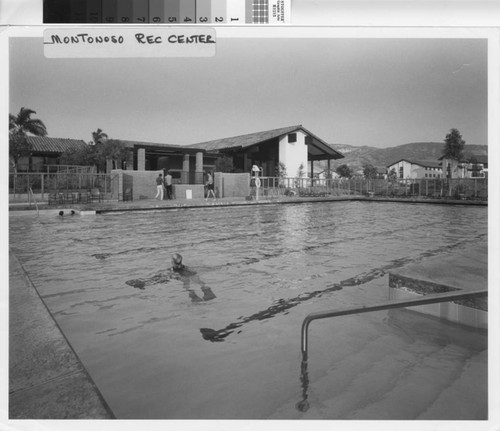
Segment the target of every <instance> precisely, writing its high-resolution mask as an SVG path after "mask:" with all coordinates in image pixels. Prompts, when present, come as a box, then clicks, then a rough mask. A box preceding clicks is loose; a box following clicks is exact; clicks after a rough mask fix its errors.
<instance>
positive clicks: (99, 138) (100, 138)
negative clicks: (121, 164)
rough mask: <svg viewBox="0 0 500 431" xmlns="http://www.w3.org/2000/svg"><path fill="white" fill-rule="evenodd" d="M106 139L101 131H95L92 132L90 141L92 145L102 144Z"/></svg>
mask: <svg viewBox="0 0 500 431" xmlns="http://www.w3.org/2000/svg"><path fill="white" fill-rule="evenodd" d="M107 139H108V135H107V134H106V133H104V132H103V131H102V129H99V128H98V129H97V130H96V131H95V132H92V141H93V142H94V145H99V144H104V142H106V140H107Z"/></svg>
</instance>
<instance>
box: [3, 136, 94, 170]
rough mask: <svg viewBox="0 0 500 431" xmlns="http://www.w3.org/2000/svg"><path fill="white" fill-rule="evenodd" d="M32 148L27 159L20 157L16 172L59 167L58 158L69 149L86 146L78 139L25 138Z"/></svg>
mask: <svg viewBox="0 0 500 431" xmlns="http://www.w3.org/2000/svg"><path fill="white" fill-rule="evenodd" d="M27 139H28V142H29V143H30V144H31V146H32V148H33V152H32V153H31V156H29V157H22V158H21V159H20V160H19V162H18V164H17V170H18V172H23V171H24V172H45V171H48V170H50V169H51V167H55V166H57V165H59V157H60V156H61V154H62V153H64V152H65V151H67V150H69V149H79V148H82V147H85V146H86V145H87V144H86V143H85V141H82V140H80V139H66V138H49V137H47V136H44V137H41V136H27ZM11 165H12V164H11Z"/></svg>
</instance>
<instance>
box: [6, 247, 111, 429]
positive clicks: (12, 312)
mask: <svg viewBox="0 0 500 431" xmlns="http://www.w3.org/2000/svg"><path fill="white" fill-rule="evenodd" d="M9 344H10V345H9V418H10V419H113V418H114V415H113V413H112V412H111V410H110V409H109V407H108V406H107V404H106V402H105V400H104V399H103V398H102V396H101V394H100V393H99V390H98V389H97V387H96V385H95V384H94V382H93V381H92V379H91V377H90V376H89V374H88V373H87V371H86V370H85V368H84V366H83V365H82V363H81V362H80V360H79V359H78V357H77V355H76V354H75V352H74V351H73V349H72V348H71V346H70V344H69V343H68V341H67V339H66V338H65V336H64V334H63V333H62V332H61V330H60V329H59V326H58V325H57V323H56V322H55V320H54V319H53V317H52V315H51V314H50V312H49V311H48V309H47V307H46V306H45V304H44V302H43V300H42V299H41V298H40V296H39V295H38V292H37V291H36V288H35V287H34V286H33V284H32V283H31V281H30V280H29V278H28V276H27V274H26V273H25V271H24V269H23V267H22V265H21V264H20V263H19V261H18V260H17V258H16V257H15V256H14V255H13V253H12V252H10V251H9Z"/></svg>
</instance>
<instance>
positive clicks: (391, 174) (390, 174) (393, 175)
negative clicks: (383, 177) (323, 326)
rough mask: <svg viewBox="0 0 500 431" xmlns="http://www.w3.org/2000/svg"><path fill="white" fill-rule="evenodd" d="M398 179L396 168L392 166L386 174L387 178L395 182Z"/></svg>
mask: <svg viewBox="0 0 500 431" xmlns="http://www.w3.org/2000/svg"><path fill="white" fill-rule="evenodd" d="M397 179H398V173H397V172H396V168H392V169H391V170H390V171H389V172H388V174H387V180H388V181H389V182H395V181H397Z"/></svg>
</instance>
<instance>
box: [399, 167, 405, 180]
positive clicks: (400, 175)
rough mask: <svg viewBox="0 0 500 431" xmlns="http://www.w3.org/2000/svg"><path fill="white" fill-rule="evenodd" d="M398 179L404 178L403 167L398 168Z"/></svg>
mask: <svg viewBox="0 0 500 431" xmlns="http://www.w3.org/2000/svg"><path fill="white" fill-rule="evenodd" d="M399 178H404V176H403V166H400V167H399Z"/></svg>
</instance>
